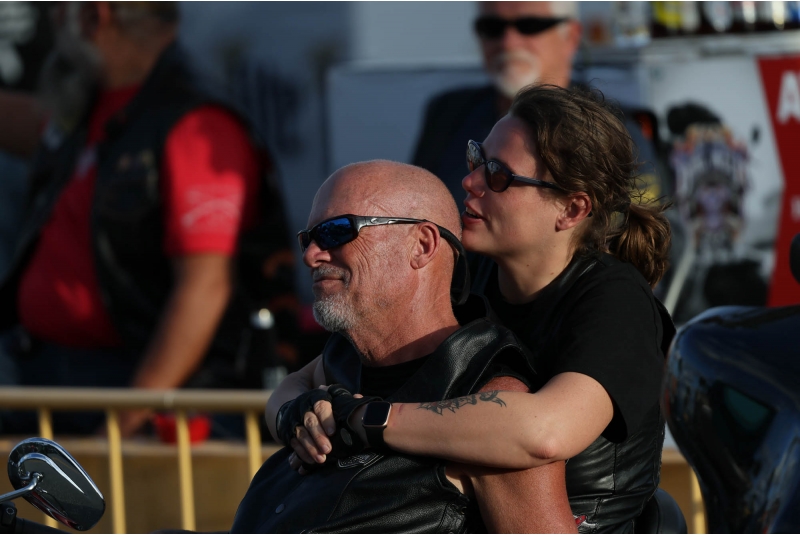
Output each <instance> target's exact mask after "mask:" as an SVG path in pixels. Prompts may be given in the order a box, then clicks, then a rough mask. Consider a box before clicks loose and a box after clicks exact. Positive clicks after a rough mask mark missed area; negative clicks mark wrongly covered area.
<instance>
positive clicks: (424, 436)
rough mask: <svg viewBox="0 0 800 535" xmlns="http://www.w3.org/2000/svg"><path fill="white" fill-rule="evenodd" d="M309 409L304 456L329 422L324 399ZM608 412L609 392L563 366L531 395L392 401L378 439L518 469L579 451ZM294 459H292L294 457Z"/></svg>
mask: <svg viewBox="0 0 800 535" xmlns="http://www.w3.org/2000/svg"><path fill="white" fill-rule="evenodd" d="M364 409H365V407H361V408H359V409H358V410H356V411H355V412H354V413H353V415H352V416H351V419H350V425H351V426H352V427H353V428H354V429H355V430H356V431H358V432H359V434H360V436H361V439H362V440H364V441H365V442H367V438H366V434H364V432H363V428H361V417H362V416H363V414H364ZM315 412H316V418H313V417H312V418H306V421H305V424H306V427H305V428H300V430H299V432H298V439H297V440H296V441H293V444H292V447H293V448H294V449H295V452H296V453H297V455H298V456H299V457H300V459H302V460H303V461H304V462H314V459H315V458H316V457H317V456H319V455H320V454H324V453H326V452H328V451H330V443H329V442H328V440H327V437H326V434H329V433H326V432H325V431H324V430H323V427H325V428H327V427H329V426H330V425H332V422H333V418H332V413H331V410H330V404H329V403H321V404H320V407H319V408H318V409H315ZM613 415H614V406H613V404H612V402H611V397H610V396H609V395H608V393H607V392H606V390H605V389H604V388H603V387H602V385H600V383H598V382H597V381H596V380H594V379H592V378H591V377H589V376H588V375H584V374H581V373H575V372H567V373H561V374H558V375H556V376H555V377H553V378H552V379H550V381H548V382H547V384H546V385H544V386H543V387H542V388H541V389H540V390H539V391H538V392H536V393H534V394H527V393H523V392H506V391H493V392H482V393H479V394H473V395H470V396H465V397H462V398H458V399H450V400H445V401H436V402H430V403H393V404H392V411H391V414H390V416H389V424H388V426H387V428H386V430H385V431H384V440H385V441H386V443H387V444H388V445H389V446H390V447H391V448H392V449H394V450H397V451H400V452H403V453H411V454H415V455H428V456H432V457H440V458H443V459H447V460H450V461H454V462H460V463H465V464H471V465H479V466H489V467H496V468H508V469H524V468H532V467H535V466H542V465H544V464H548V463H551V462H553V461H558V460H566V459H569V458H570V457H573V456H575V455H577V454H578V453H580V452H582V451H583V450H585V449H586V448H587V447H588V446H589V445H590V444H591V443H592V442H594V441H595V440H596V439H597V437H599V436H600V434H601V433H602V432H603V431H604V430H605V428H606V427H607V426H608V424H609V423H610V422H611V418H612V417H613ZM273 422H274V418H273ZM273 425H274V423H273ZM321 458H324V457H321ZM317 462H320V461H317ZM293 466H299V460H294V464H293Z"/></svg>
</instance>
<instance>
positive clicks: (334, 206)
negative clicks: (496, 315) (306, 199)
mask: <svg viewBox="0 0 800 535" xmlns="http://www.w3.org/2000/svg"><path fill="white" fill-rule="evenodd" d="M459 236H460V221H459V215H458V209H457V208H456V205H455V202H454V201H453V199H452V197H451V196H450V194H449V192H448V191H447V188H446V187H445V186H444V184H442V182H441V181H439V179H438V178H436V177H435V176H434V175H432V174H430V173H429V172H427V171H424V170H422V169H420V168H417V167H413V166H410V165H405V164H399V163H394V162H386V161H374V162H365V163H358V164H353V165H350V166H347V167H344V168H342V169H340V170H338V171H337V172H335V173H334V174H333V175H332V176H331V177H330V178H329V179H328V180H327V181H326V182H325V183H324V184H323V185H322V187H321V188H320V189H319V191H318V192H317V195H316V197H315V198H314V203H313V206H312V209H311V215H310V216H309V220H308V229H307V230H303V231H301V232H300V233H299V234H298V239H299V242H300V247H301V249H302V250H303V260H304V262H305V263H306V265H308V267H309V268H310V270H311V278H312V281H313V292H314V297H315V302H314V314H315V316H316V318H317V321H319V322H320V324H322V325H323V326H324V327H325V328H327V329H328V330H330V331H332V332H333V333H334V334H333V336H332V337H331V339H330V341H329V343H328V345H327V346H326V347H325V350H324V352H323V354H322V355H320V357H318V358H317V359H316V360H315V361H314V362H312V363H311V364H309V366H307V367H306V368H304V369H303V370H301V371H300V372H298V373H296V374H293V375H291V376H290V377H289V378H287V380H286V381H285V382H284V384H282V385H281V386H280V387H279V388H278V389H277V390H276V392H275V393H274V394H273V396H272V398H271V399H270V403H269V406H268V408H267V413H268V417H267V422H268V424H269V426H270V431H271V432H272V433H273V435H274V436H275V437H276V438H278V439H279V440H281V441H283V442H284V443H286V444H287V445H289V444H290V443H292V442H293V441H294V442H295V445H296V444H297V443H296V441H297V440H298V439H303V440H305V438H307V436H306V433H307V432H306V431H305V428H304V427H303V422H304V419H305V415H306V414H308V411H309V410H310V408H311V407H313V406H314V404H315V403H316V402H318V401H320V400H326V401H330V402H331V403H332V405H333V411H334V414H335V416H336V422H337V426H338V429H337V432H336V433H335V434H334V435H333V436H334V440H333V442H334V444H335V446H334V450H333V451H330V452H326V453H327V456H326V455H325V453H322V452H318V455H317V456H316V458H314V459H311V458H304V460H305V461H307V462H309V463H314V462H315V461H316V462H324V464H317V465H314V467H313V469H312V467H311V466H310V465H307V466H308V468H309V469H308V470H305V469H303V470H301V471H300V472H301V473H298V472H296V471H295V470H294V468H295V467H297V464H298V463H297V462H296V460H295V458H294V455H295V454H293V453H292V449H291V448H284V449H283V450H281V451H280V452H278V453H276V454H275V455H273V456H272V457H271V458H270V459H269V460H268V461H267V462H266V463H265V464H264V465H263V466H262V468H261V470H259V472H258V473H257V474H256V476H255V478H254V479H253V482H252V483H251V485H250V489H249V490H248V491H247V494H246V495H245V497H244V500H243V501H242V503H241V505H240V507H239V510H238V512H237V514H236V519H235V521H234V524H233V530H232V531H233V532H259V533H267V532H298V531H317V532H319V531H322V532H373V533H377V532H395V533H396V532H450V533H462V532H476V531H480V532H485V531H486V530H487V529H488V531H489V532H519V533H532V532H533V533H535V532H547V531H551V532H574V531H575V522H574V520H573V517H572V513H571V512H570V509H569V503H568V500H567V496H566V491H565V483H564V465H563V463H554V464H551V465H547V466H544V467H540V468H535V469H532V470H524V471H503V470H495V469H492V470H487V469H485V468H477V467H470V466H462V465H458V466H456V465H454V464H448V463H446V462H445V461H442V460H440V459H433V458H423V457H415V456H409V455H400V454H397V453H394V452H391V451H390V450H388V449H386V448H385V447H382V446H381V443H382V440H381V436H382V429H383V428H382V427H381V425H382V423H381V422H384V423H385V421H386V418H387V417H388V412H386V411H388V410H389V409H388V408H387V406H388V405H389V403H386V402H384V401H376V400H378V399H382V400H385V401H388V402H403V401H405V402H430V401H434V400H443V399H450V398H454V397H462V396H466V397H468V398H469V397H473V398H474V397H475V396H476V395H477V393H481V394H480V400H481V401H489V402H491V400H493V399H496V398H497V397H498V391H499V390H521V391H526V392H527V391H528V385H527V384H526V382H525V380H526V379H527V378H531V380H532V378H533V370H532V369H530V368H529V366H528V364H527V362H528V360H527V358H526V354H525V350H524V349H523V348H522V346H521V345H520V343H519V342H518V341H517V340H516V338H515V337H514V335H513V334H511V333H510V331H507V330H505V329H504V328H502V327H499V326H497V325H494V324H493V323H491V322H490V321H489V320H488V319H486V318H484V317H475V318H467V317H459V318H458V319H457V318H456V316H455V315H454V312H453V306H452V304H451V296H453V297H454V300H456V301H462V300H463V295H464V294H463V293H462V292H461V288H455V289H451V281H452V279H453V274H454V271H455V273H456V274H457V275H462V270H465V269H466V265H465V263H464V262H463V253H464V252H463V248H462V247H461V244H460V241H459V239H458V237H459ZM453 290H455V291H453ZM462 308H469V307H462ZM479 308H480V307H479ZM354 363H356V364H355V365H354ZM332 383H337V386H334V387H331V388H330V389H329V390H328V391H324V390H320V389H316V388H315V387H316V386H317V385H320V384H332ZM298 392H305V393H304V394H302V395H301V396H300V397H297V398H296V399H295V396H296V395H297V393H298ZM350 392H354V393H355V392H358V393H361V394H363V395H364V397H363V398H360V399H356V398H354V397H353V396H350V395H349V394H350ZM476 399H477V398H476ZM292 400H293V401H292ZM365 403H368V404H367V409H366V413H365V415H364V418H363V423H364V426H365V428H367V433H368V434H367V438H368V441H369V444H370V448H371V449H367V450H365V451H363V452H361V453H359V454H355V455H349V454H348V451H352V450H349V449H348V447H347V446H348V444H353V443H356V442H358V441H360V440H361V439H360V438H358V435H356V434H355V433H352V431H353V429H352V428H350V427H349V425H348V421H349V420H350V416H351V415H352V414H353V413H354V412H355V411H356V409H357V408H358V407H360V406H361V405H362V404H365ZM384 412H386V413H385V414H384ZM276 415H277V421H275V420H273V418H274V417H275V416H276ZM348 431H350V432H348ZM357 446H358V444H355V445H354V447H355V449H358V447H357ZM517 505H519V506H517Z"/></svg>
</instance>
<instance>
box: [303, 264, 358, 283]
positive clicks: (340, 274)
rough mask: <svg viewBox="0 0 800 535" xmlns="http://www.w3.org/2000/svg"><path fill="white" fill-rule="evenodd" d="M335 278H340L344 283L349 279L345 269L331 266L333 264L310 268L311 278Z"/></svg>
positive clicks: (315, 279) (317, 279)
mask: <svg viewBox="0 0 800 535" xmlns="http://www.w3.org/2000/svg"><path fill="white" fill-rule="evenodd" d="M331 277H334V278H337V279H341V280H342V281H344V282H345V283H347V282H348V281H349V280H350V277H349V276H348V273H347V271H345V270H343V269H341V268H337V267H333V266H320V267H318V268H314V269H312V270H311V280H312V281H314V282H317V281H319V280H321V279H323V278H331Z"/></svg>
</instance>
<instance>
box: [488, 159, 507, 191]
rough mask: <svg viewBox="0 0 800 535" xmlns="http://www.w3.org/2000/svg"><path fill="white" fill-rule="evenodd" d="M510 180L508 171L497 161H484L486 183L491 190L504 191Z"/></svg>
mask: <svg viewBox="0 0 800 535" xmlns="http://www.w3.org/2000/svg"><path fill="white" fill-rule="evenodd" d="M509 182H510V180H509V176H508V173H507V172H506V170H505V169H503V166H501V165H500V164H499V163H497V162H495V161H493V160H490V161H488V162H486V185H487V186H489V189H490V190H492V191H497V192H500V191H505V189H506V188H507V187H508V184H509Z"/></svg>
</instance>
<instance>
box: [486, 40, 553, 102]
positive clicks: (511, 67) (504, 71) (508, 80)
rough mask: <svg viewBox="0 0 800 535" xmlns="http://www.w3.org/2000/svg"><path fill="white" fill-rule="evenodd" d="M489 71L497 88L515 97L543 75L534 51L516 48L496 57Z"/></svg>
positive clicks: (510, 96) (507, 95) (506, 94)
mask: <svg viewBox="0 0 800 535" xmlns="http://www.w3.org/2000/svg"><path fill="white" fill-rule="evenodd" d="M489 73H490V75H491V77H492V80H493V81H494V85H495V87H496V88H497V90H498V91H500V93H502V94H503V95H505V96H506V97H508V98H514V96H515V95H516V94H517V93H518V92H519V90H520V89H522V88H523V87H527V86H529V85H531V84H533V83H536V81H537V80H538V79H539V76H540V75H541V64H540V62H539V58H537V57H536V56H535V55H533V54H532V53H530V52H528V51H526V50H515V51H513V52H504V53H502V54H500V55H498V56H497V57H495V58H494V59H493V60H492V63H491V65H490V66H489Z"/></svg>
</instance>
